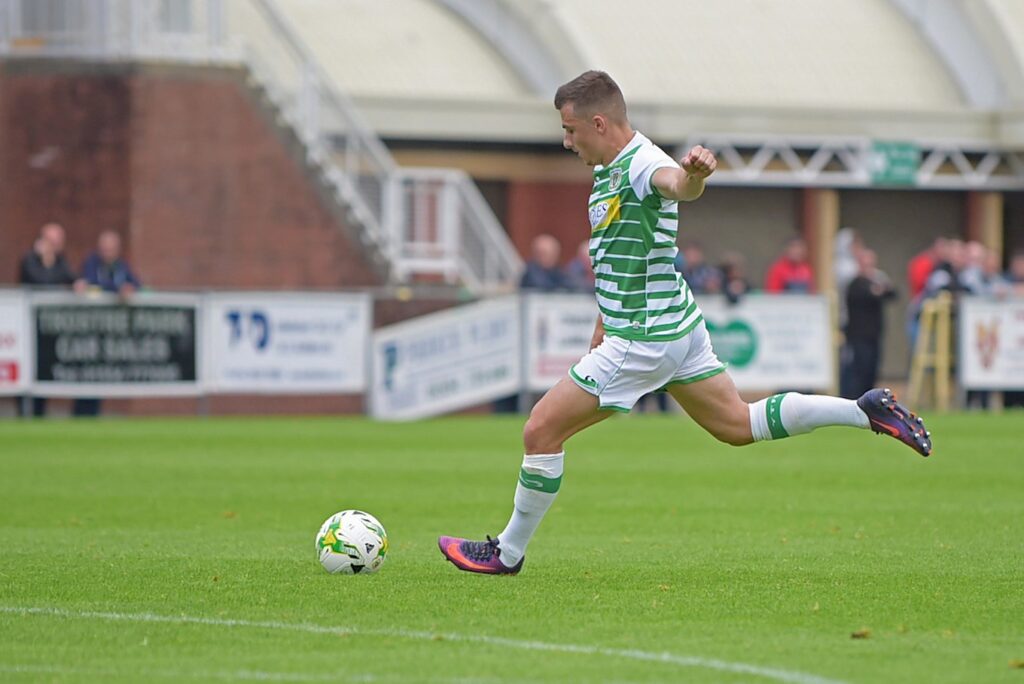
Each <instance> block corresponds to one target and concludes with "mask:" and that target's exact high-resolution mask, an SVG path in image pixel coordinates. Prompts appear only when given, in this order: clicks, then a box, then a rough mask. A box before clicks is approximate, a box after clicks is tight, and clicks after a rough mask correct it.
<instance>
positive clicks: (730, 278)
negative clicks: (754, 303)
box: [718, 252, 753, 304]
mask: <svg viewBox="0 0 1024 684" xmlns="http://www.w3.org/2000/svg"><path fill="white" fill-rule="evenodd" d="M746 268H747V262H746V259H744V258H743V255H742V254H740V253H739V252H726V253H725V254H723V255H722V263H721V265H720V266H719V267H718V270H719V271H721V273H722V292H723V294H725V298H726V299H727V300H728V302H729V303H730V304H737V303H739V301H740V297H743V296H744V295H745V294H747V293H748V292H750V291H751V290H752V289H753V288H752V287H751V286H750V281H748V280H747V276H746Z"/></svg>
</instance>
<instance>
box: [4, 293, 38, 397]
mask: <svg viewBox="0 0 1024 684" xmlns="http://www.w3.org/2000/svg"><path fill="white" fill-rule="evenodd" d="M28 311H29V310H28V301H27V299H26V297H25V294H24V293H23V292H21V291H19V290H0V395H10V394H20V393H22V392H25V391H27V390H28V386H29V382H30V381H31V376H32V357H31V350H32V348H33V344H32V340H31V339H30V337H31V336H30V330H31V328H30V327H29V319H28V316H29V314H28Z"/></svg>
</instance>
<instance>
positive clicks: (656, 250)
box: [438, 71, 931, 575]
mask: <svg viewBox="0 0 1024 684" xmlns="http://www.w3.org/2000/svg"><path fill="white" fill-rule="evenodd" d="M555 108H556V109H557V110H558V111H559V113H560V114H561V117H562V128H563V130H564V135H563V140H562V144H563V146H564V147H565V148H566V149H569V150H572V151H573V152H575V153H576V154H577V155H579V157H580V158H581V159H582V160H583V161H584V162H585V163H586V164H588V165H589V166H592V167H594V186H593V189H592V190H591V194H590V207H589V210H590V211H589V213H590V226H591V234H590V256H591V259H592V260H593V266H594V269H593V270H594V274H595V278H596V282H595V286H596V287H595V290H596V294H597V304H598V309H599V311H600V315H599V316H598V320H597V326H596V328H595V330H594V336H593V339H592V340H591V345H590V346H591V350H590V352H589V353H588V354H587V355H585V356H584V357H583V358H582V359H580V361H579V362H578V363H577V364H576V365H574V366H573V367H572V368H570V369H569V373H568V376H567V377H565V378H562V380H561V381H559V382H558V384H556V385H555V386H554V387H552V388H551V390H549V391H548V392H547V394H545V395H544V396H543V397H542V398H541V400H540V401H539V402H538V403H537V405H536V406H534V408H533V411H531V412H530V417H529V419H528V420H527V421H526V427H525V428H524V430H523V444H524V447H525V456H524V457H523V465H522V469H521V470H520V473H519V483H518V484H517V485H516V492H515V498H514V509H513V511H512V517H511V519H510V520H509V522H508V525H507V526H506V527H505V529H504V531H502V532H501V533H500V534H499V535H498V536H497V538H496V539H492V538H491V537H490V536H488V537H487V539H486V540H485V541H470V540H467V539H459V538H456V537H440V538H439V539H438V545H439V546H440V548H441V553H443V554H444V555H445V557H446V558H448V560H450V561H451V562H452V563H454V564H455V565H456V567H458V568H459V569H461V570H467V571H469V572H479V573H486V574H493V575H506V574H515V573H518V572H519V570H520V569H521V568H522V567H523V558H524V555H525V553H526V545H527V544H528V543H529V541H530V538H531V537H532V536H533V534H534V532H535V531H536V529H537V526H538V525H539V524H540V522H541V519H543V517H544V514H545V513H546V512H547V510H548V509H549V508H550V507H551V504H552V503H553V502H554V500H555V497H556V496H557V495H558V490H559V487H560V486H561V484H562V465H563V461H564V458H565V452H564V451H563V446H562V445H563V444H564V443H565V441H566V440H567V439H569V438H570V437H571V436H573V435H574V434H576V433H577V432H579V431H581V430H583V429H585V428H587V427H590V426H591V425H594V424H595V423H598V422H600V421H602V420H604V419H605V418H607V417H609V416H610V415H612V414H613V413H615V412H616V411H629V410H630V409H631V408H632V407H633V405H634V404H635V403H636V402H637V400H638V399H639V398H640V397H642V396H643V395H645V394H647V393H648V392H653V391H656V390H659V389H666V390H667V391H668V392H669V394H671V395H672V397H673V398H674V399H675V400H676V401H677V402H678V403H679V404H680V405H681V406H682V407H683V409H684V410H685V411H686V413H687V414H689V415H690V416H691V417H692V418H693V419H694V420H695V421H696V422H697V423H698V424H699V425H700V426H701V427H703V428H704V429H705V430H707V431H708V432H710V433H711V434H712V435H713V436H714V437H716V438H717V439H719V440H721V441H723V442H726V443H727V444H731V445H734V446H740V445H744V444H751V443H753V442H758V441H762V440H769V439H783V438H785V437H790V436H792V435H799V434H803V433H805V432H810V431H811V430H814V429H815V428H819V427H823V426H826V425H846V426H849V427H856V428H862V429H868V428H870V429H871V430H873V431H874V432H877V433H881V434H886V435H890V436H892V437H895V438H896V439H898V440H900V441H901V442H903V443H904V444H907V445H908V446H910V447H911V448H912V449H914V450H915V451H917V452H918V453H919V454H921V455H922V456H927V455H928V454H929V453H931V442H930V434H929V433H928V432H927V431H926V430H925V428H924V423H923V421H922V420H921V419H920V418H918V417H917V416H915V415H914V414H913V413H911V412H910V411H908V410H907V409H906V408H904V407H903V406H901V405H900V404H898V403H896V399H895V397H894V396H893V395H892V392H890V391H889V390H886V389H872V390H870V391H868V392H866V393H865V394H864V395H863V396H861V397H860V398H859V399H857V400H856V401H854V400H850V399H840V398H837V397H829V396H818V395H813V396H809V395H804V394H798V393H796V392H788V393H785V394H776V395H774V396H771V397H768V398H766V399H762V400H760V401H756V402H754V403H752V404H747V403H746V402H745V401H743V399H741V398H740V395H739V394H738V393H737V391H736V386H735V385H734V384H733V382H732V379H731V378H730V377H729V374H728V373H726V372H725V366H724V365H723V364H722V363H721V362H720V361H719V360H718V358H717V357H716V356H715V353H714V351H713V350H712V348H711V340H710V338H709V336H708V331H707V329H706V328H705V326H704V320H703V317H702V315H701V311H700V308H699V307H698V306H697V302H696V301H694V298H693V295H692V293H691V292H690V288H689V287H688V286H687V284H686V281H685V280H683V278H682V277H681V276H680V275H679V274H677V273H676V271H675V268H674V262H675V258H676V228H677V224H678V203H679V202H680V201H686V202H690V201H693V200H695V199H697V198H698V197H700V196H701V194H702V193H703V192H704V180H705V179H706V178H707V177H708V176H710V175H711V174H712V173H713V172H714V170H715V166H716V163H717V162H716V160H715V157H714V155H713V154H712V153H711V152H710V151H709V150H707V149H704V148H703V147H701V146H699V145H698V146H696V147H694V148H693V149H691V150H690V151H689V152H688V153H687V154H686V156H685V157H684V158H683V159H682V161H680V162H679V163H676V162H675V161H674V160H673V159H672V158H671V157H669V156H668V155H667V154H665V152H663V151H662V150H661V149H659V148H658V147H657V146H655V145H654V144H653V143H652V142H651V141H650V140H648V139H647V138H646V137H644V136H643V135H642V134H641V133H639V132H637V131H634V130H633V128H632V126H631V125H630V123H629V119H628V118H627V116H626V103H625V101H624V100H623V97H622V92H621V91H620V90H619V87H618V85H616V83H615V81H613V80H612V79H611V77H610V76H608V74H606V73H604V72H601V71H588V72H586V73H584V74H582V75H580V76H578V77H577V78H574V79H573V80H571V81H569V82H568V83H566V84H565V85H563V86H562V87H560V88H559V89H558V92H557V93H556V94H555Z"/></svg>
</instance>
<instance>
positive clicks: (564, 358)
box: [524, 295, 835, 391]
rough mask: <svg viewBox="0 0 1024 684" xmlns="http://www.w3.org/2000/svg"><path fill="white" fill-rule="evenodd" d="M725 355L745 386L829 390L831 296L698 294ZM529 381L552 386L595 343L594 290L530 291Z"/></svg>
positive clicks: (831, 369) (537, 385) (542, 386)
mask: <svg viewBox="0 0 1024 684" xmlns="http://www.w3.org/2000/svg"><path fill="white" fill-rule="evenodd" d="M697 303H698V305H699V306H700V307H701V310H702V311H703V312H704V319H705V323H706V325H707V327H708V330H709V331H710V332H711V340H712V344H713V346H714V348H715V353H716V354H718V358H720V359H721V360H722V361H724V362H726V363H728V364H729V374H730V375H731V376H732V378H733V380H734V381H735V382H736V386H737V387H738V388H739V389H741V390H765V391H767V390H773V389H815V390H828V389H830V388H831V387H832V385H833V383H834V368H835V360H834V352H833V347H832V332H831V330H832V328H831V322H830V321H831V316H830V312H829V305H828V301H827V300H826V299H825V298H824V297H820V296H815V295H777V296H772V295H750V296H749V297H746V298H744V299H742V300H740V302H739V303H738V304H735V305H730V304H729V303H728V302H727V301H726V299H725V298H724V297H722V296H720V295H698V297H697ZM524 306H525V314H524V320H525V354H524V357H525V359H526V361H525V363H526V381H527V387H528V389H529V390H531V391H544V390H546V389H548V388H550V387H552V386H553V385H554V384H555V383H556V382H558V380H560V379H561V378H562V377H563V376H564V375H565V374H566V373H567V372H568V370H569V366H571V365H572V364H574V363H575V362H576V361H578V360H579V359H580V357H581V356H583V355H584V354H585V353H586V352H587V349H588V346H589V342H590V339H591V336H592V335H593V333H594V324H595V322H596V320H597V305H596V303H595V302H594V298H593V297H592V296H589V295H525V304H524Z"/></svg>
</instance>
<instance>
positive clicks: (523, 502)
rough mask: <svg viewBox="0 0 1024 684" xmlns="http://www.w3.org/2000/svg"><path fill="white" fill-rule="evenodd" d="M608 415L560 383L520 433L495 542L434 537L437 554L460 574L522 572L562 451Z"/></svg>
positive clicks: (553, 491)
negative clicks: (518, 465) (511, 489)
mask: <svg viewBox="0 0 1024 684" xmlns="http://www.w3.org/2000/svg"><path fill="white" fill-rule="evenodd" d="M612 413H614V411H611V410H609V409H601V408H600V407H599V406H598V399H597V397H595V396H594V395H592V394H590V393H588V392H585V391H584V390H582V389H581V388H580V387H579V386H577V385H576V383H575V382H573V381H572V380H570V379H569V378H563V379H562V380H561V381H560V382H559V383H558V384H556V385H555V386H554V387H552V388H551V389H550V390H549V391H548V392H547V394H545V395H544V396H543V397H542V398H541V400H540V401H539V402H537V405H536V406H534V407H533V410H532V411H531V412H530V417H529V419H528V420H527V421H526V426H525V427H524V428H523V447H524V452H525V456H524V457H523V466H522V469H521V470H520V472H519V483H518V484H517V485H516V494H515V498H514V500H513V501H514V504H515V507H514V509H513V511H512V517H511V519H510V520H509V522H508V525H507V526H506V527H505V530H504V531H503V532H502V533H501V534H499V535H498V537H497V538H496V539H491V537H489V536H488V537H487V539H486V540H485V541H470V540H468V539H461V538H459V537H440V538H439V539H438V540H437V543H438V546H439V547H440V549H441V553H443V554H444V555H445V557H446V558H447V559H448V560H450V561H451V562H452V563H454V564H455V566H456V567H457V568H459V569H460V570H467V571H469V572H479V573H484V574H490V575H512V574H515V573H517V572H519V570H520V569H521V568H522V566H523V558H524V554H525V552H526V545H527V543H528V542H529V541H530V538H531V537H532V536H533V533H534V532H535V531H536V530H537V526H538V525H540V521H541V520H542V519H543V518H544V514H545V513H547V511H548V509H549V508H550V507H551V504H552V503H553V502H554V500H555V496H556V495H557V494H558V490H559V488H560V487H561V484H562V467H563V461H564V458H565V452H564V451H563V450H562V446H563V445H564V444H565V442H566V440H568V439H569V438H570V437H572V436H573V435H574V434H576V433H577V432H579V431H581V430H584V429H586V428H587V427H589V426H591V425H594V424H595V423H599V422H601V421H602V420H604V419H605V418H607V417H608V416H610V415H612Z"/></svg>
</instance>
